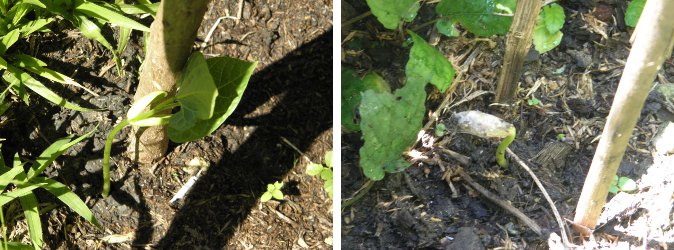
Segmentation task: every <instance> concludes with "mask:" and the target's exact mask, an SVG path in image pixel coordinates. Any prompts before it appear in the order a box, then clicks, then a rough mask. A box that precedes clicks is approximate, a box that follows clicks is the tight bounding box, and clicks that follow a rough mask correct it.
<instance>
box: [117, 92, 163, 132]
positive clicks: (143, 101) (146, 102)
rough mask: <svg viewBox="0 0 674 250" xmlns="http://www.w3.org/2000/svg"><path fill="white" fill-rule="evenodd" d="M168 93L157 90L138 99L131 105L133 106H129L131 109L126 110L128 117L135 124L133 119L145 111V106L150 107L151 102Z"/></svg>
mask: <svg viewBox="0 0 674 250" xmlns="http://www.w3.org/2000/svg"><path fill="white" fill-rule="evenodd" d="M167 95H168V93H167V92H166V91H162V90H157V91H153V92H150V93H149V94H147V95H145V96H143V97H141V98H140V99H138V101H136V102H134V103H133V105H131V108H129V111H127V112H126V119H129V121H130V122H131V124H133V120H134V119H135V118H136V117H137V116H138V115H140V114H141V113H143V110H145V108H147V107H149V106H150V104H152V103H154V102H155V101H157V100H160V99H162V98H164V97H166V96H167Z"/></svg>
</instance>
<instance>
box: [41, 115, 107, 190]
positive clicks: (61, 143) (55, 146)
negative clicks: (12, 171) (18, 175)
mask: <svg viewBox="0 0 674 250" xmlns="http://www.w3.org/2000/svg"><path fill="white" fill-rule="evenodd" d="M96 127H98V126H96ZM94 131H96V128H94V129H92V130H91V131H89V132H88V133H86V134H84V135H82V136H80V137H77V138H75V139H74V140H72V141H71V140H70V139H72V138H73V136H72V135H71V136H68V137H65V138H61V139H59V140H57V141H56V142H54V143H52V144H51V145H49V147H47V149H45V150H44V151H43V152H42V154H40V156H39V157H38V158H37V160H35V165H33V166H32V167H31V169H30V170H29V171H28V179H29V180H30V179H33V178H34V177H36V176H37V175H38V174H40V173H42V171H44V170H45V169H46V168H47V167H48V166H49V165H51V163H52V162H53V161H54V160H55V159H56V158H57V157H59V156H61V155H62V154H63V152H65V151H66V150H68V148H70V147H72V146H73V145H75V144H77V143H79V142H80V141H82V140H84V139H85V138H87V137H89V136H90V135H91V134H93V133H94Z"/></svg>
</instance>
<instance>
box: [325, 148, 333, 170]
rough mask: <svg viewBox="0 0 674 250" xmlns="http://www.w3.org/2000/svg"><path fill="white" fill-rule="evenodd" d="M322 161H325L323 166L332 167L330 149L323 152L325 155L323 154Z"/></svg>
mask: <svg viewBox="0 0 674 250" xmlns="http://www.w3.org/2000/svg"><path fill="white" fill-rule="evenodd" d="M323 162H325V166H327V167H329V168H332V150H330V151H328V152H325V156H323Z"/></svg>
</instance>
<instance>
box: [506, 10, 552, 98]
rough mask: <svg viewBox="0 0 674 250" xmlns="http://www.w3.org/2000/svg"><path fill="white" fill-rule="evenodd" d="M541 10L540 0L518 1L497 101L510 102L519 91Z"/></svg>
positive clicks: (507, 43)
mask: <svg viewBox="0 0 674 250" xmlns="http://www.w3.org/2000/svg"><path fill="white" fill-rule="evenodd" d="M540 11H541V1H540V0H526V1H517V8H516V10H515V17H514V18H513V23H512V25H511V26H510V30H509V31H508V39H507V40H506V54H505V57H504V58H503V67H502V68H501V74H500V76H499V79H498V86H497V87H496V102H497V103H505V102H510V101H511V100H512V99H513V97H514V96H515V93H516V92H517V83H518V82H519V79H520V76H521V75H522V72H521V71H522V67H523V66H524V59H525V58H526V56H527V53H529V48H530V47H531V38H532V34H533V32H534V27H535V26H536V18H538V13H539V12H540Z"/></svg>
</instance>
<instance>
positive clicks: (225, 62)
mask: <svg viewBox="0 0 674 250" xmlns="http://www.w3.org/2000/svg"><path fill="white" fill-rule="evenodd" d="M206 63H207V64H208V71H209V72H210V74H209V75H210V76H212V79H213V80H214V83H215V86H217V98H216V99H215V106H214V111H213V115H212V117H211V118H209V119H200V120H197V121H195V123H194V125H193V126H192V127H191V128H189V129H185V130H179V129H174V128H172V127H171V125H170V123H169V129H168V135H169V138H170V139H171V140H172V141H174V142H178V143H182V142H187V141H192V140H196V139H199V138H202V137H204V136H206V135H209V134H210V133H212V132H213V131H215V130H216V129H217V128H218V127H220V125H221V124H222V123H223V122H225V120H226V119H227V117H229V116H230V115H231V114H232V112H234V109H236V106H237V105H238V104H239V102H240V101H241V97H242V96H243V92H244V90H245V89H246V87H247V86H248V81H249V80H250V77H251V75H252V74H253V71H254V70H255V66H256V65H257V63H256V62H247V61H242V60H239V59H235V58H229V57H215V58H209V59H208V60H207V61H206Z"/></svg>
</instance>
